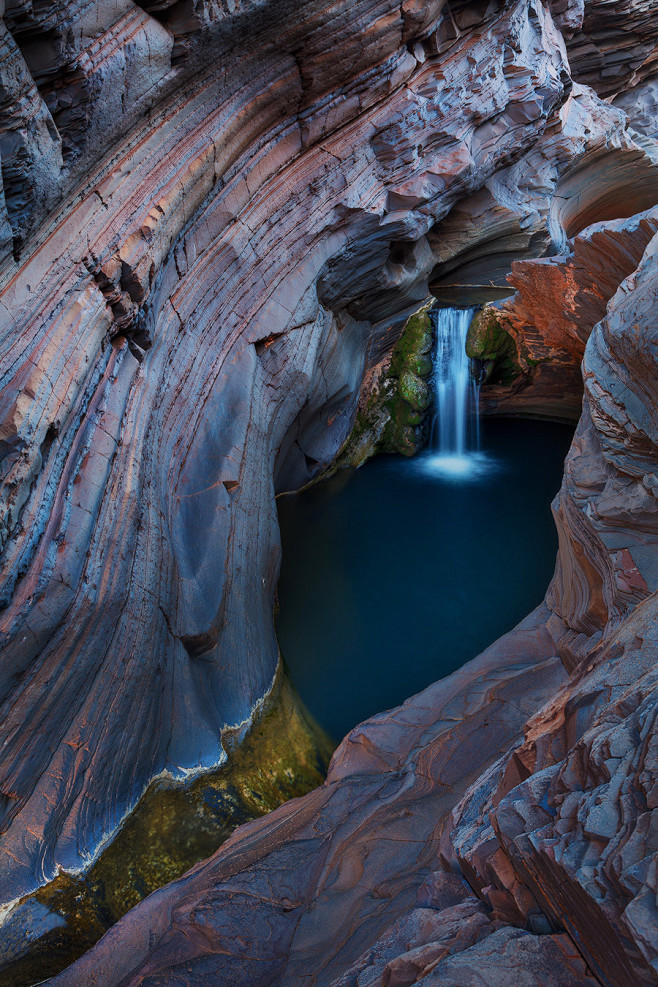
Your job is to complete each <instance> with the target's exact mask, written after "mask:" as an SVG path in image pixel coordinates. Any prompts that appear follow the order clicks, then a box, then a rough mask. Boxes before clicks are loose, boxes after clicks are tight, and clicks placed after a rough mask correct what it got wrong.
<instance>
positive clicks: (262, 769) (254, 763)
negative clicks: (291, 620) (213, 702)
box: [0, 670, 333, 987]
mask: <svg viewBox="0 0 658 987" xmlns="http://www.w3.org/2000/svg"><path fill="white" fill-rule="evenodd" d="M222 741H223V744H224V747H225V748H226V750H227V752H228V755H229V756H228V761H227V762H226V764H225V765H223V766H222V767H220V768H217V769H216V770H214V771H210V772H208V773H207V774H202V775H200V776H199V777H198V778H196V779H193V780H192V781H190V782H189V783H187V784H183V783H178V784H177V783H173V782H171V781H169V782H167V781H166V780H165V779H163V780H162V781H161V782H159V783H158V782H155V783H154V784H153V785H151V787H150V788H149V789H148V791H147V792H146V793H145V794H144V795H143V797H142V799H141V800H140V802H139V804H138V805H137V806H136V808H135V809H134V811H133V812H132V813H131V814H130V816H129V817H128V819H127V820H126V822H125V824H124V825H123V827H122V829H121V831H120V832H119V833H118V835H117V836H116V837H115V839H114V840H113V841H112V843H110V844H109V846H108V847H107V848H106V849H105V850H104V851H103V852H102V853H101V855H100V856H99V857H98V859H97V860H96V862H95V863H94V864H93V865H92V866H91V867H90V869H89V871H88V873H87V874H85V875H83V876H80V877H77V876H75V875H69V874H60V875H59V877H57V878H55V880H54V881H51V883H50V884H48V885H47V886H46V887H44V888H41V889H40V890H39V891H37V892H35V893H34V894H33V895H29V896H28V897H27V898H25V899H24V900H23V901H22V902H21V903H19V904H18V906H17V908H16V910H15V912H14V914H13V915H12V916H10V918H9V922H10V923H11V924H13V926H15V938H14V941H13V942H12V940H11V938H10V939H9V947H10V948H9V950H6V951H5V955H4V956H3V957H2V960H0V983H3V984H5V983H6V984H12V985H14V987H27V985H28V984H34V983H35V982H37V981H39V982H41V981H42V980H44V979H45V978H46V977H50V976H53V975H54V974H55V973H57V972H58V971H59V970H61V969H63V968H64V967H66V966H68V965H69V964H70V963H72V962H73V960H75V959H76V958H77V957H78V956H80V955H81V954H82V953H83V952H85V951H86V950H88V949H89V948H90V947H91V946H92V945H93V944H94V943H95V942H96V940H98V939H99V938H100V937H101V936H102V935H103V934H104V933H105V932H106V931H107V929H108V928H109V927H110V926H111V925H113V924H114V923H115V922H116V921H117V920H118V919H119V918H121V916H122V915H124V914H125V913H126V912H127V911H128V910H129V909H130V908H133V907H134V906H135V905H137V904H138V903H139V902H140V901H141V900H142V899H143V898H145V897H146V896H147V895H148V894H150V893H151V892H152V891H155V890H156V889H157V888H159V887H161V886H162V885H163V884H166V883H167V882H169V881H172V880H174V879H176V878H177V877H180V876H181V874H183V873H184V872H185V871H186V870H188V869H189V868H190V867H192V866H193V865H194V864H195V863H197V862H198V861H200V860H203V859H205V858H206V857H208V856H210V854H212V853H214V852H215V850H216V849H217V847H218V846H220V844H221V843H223V842H224V840H226V839H227V838H228V837H229V836H230V834H231V833H232V831H233V830H234V829H235V827H236V826H238V825H240V824H241V823H243V822H247V821H248V820H250V819H254V818H256V817H258V816H262V815H263V814H264V813H266V812H269V811H271V810H272V809H274V808H276V806H278V805H280V804H281V803H282V802H285V801H287V800H288V799H291V798H295V797H297V796H299V795H304V794H305V793H306V792H308V791H310V790H311V789H312V788H315V787H316V786H317V785H319V784H321V782H322V780H323V778H324V775H325V772H326V769H327V766H328V763H329V759H330V757H331V754H332V752H333V744H332V742H331V741H330V739H329V738H328V737H327V735H326V734H325V733H324V732H323V731H322V730H321V728H320V727H319V726H318V724H317V723H316V722H315V721H314V720H313V718H312V717H311V715H310V714H309V713H308V711H307V710H306V709H305V708H304V706H303V704H302V702H301V700H300V699H299V697H298V696H297V694H296V692H295V691H294V688H293V687H292V685H291V683H290V681H289V680H288V678H287V677H286V676H285V674H284V673H283V671H282V670H280V671H279V673H278V675H277V679H276V682H275V685H274V688H273V690H272V693H271V694H270V696H269V697H268V699H267V701H266V702H265V703H264V704H263V707H262V709H261V710H260V712H259V713H258V714H257V715H256V716H255V719H254V723H253V724H252V726H251V728H250V730H249V732H248V733H247V735H246V737H244V739H241V731H236V730H225V731H224V733H223V735H222ZM240 741H241V742H240ZM12 947H13V948H12Z"/></svg>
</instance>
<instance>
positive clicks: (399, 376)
mask: <svg viewBox="0 0 658 987" xmlns="http://www.w3.org/2000/svg"><path fill="white" fill-rule="evenodd" d="M433 305H434V300H433V299H432V300H431V301H429V302H427V303H426V304H425V305H423V307H422V308H421V309H419V310H418V311H417V312H415V313H414V314H413V315H411V316H410V317H409V318H408V319H407V321H406V322H405V325H404V328H403V330H402V334H401V336H400V338H399V339H398V341H397V343H396V344H395V346H394V347H393V350H392V352H391V354H390V357H387V358H385V359H384V360H382V361H381V362H380V363H379V364H377V365H376V366H375V367H373V368H371V369H370V371H369V372H368V373H367V374H366V375H365V377H364V381H363V386H362V388H361V396H360V399H359V404H358V407H357V413H356V419H355V422H354V426H353V428H352V431H351V433H350V435H349V437H348V438H347V440H346V442H345V443H344V445H343V447H342V449H341V450H340V452H339V454H338V456H337V457H336V459H335V460H334V463H333V464H332V466H331V467H330V468H329V471H327V472H325V473H324V474H323V477H326V476H327V475H331V473H334V472H335V471H336V470H337V469H342V468H345V467H349V466H352V467H357V466H361V465H362V463H364V462H365V461H366V460H367V459H369V458H370V457H371V456H374V455H375V454H376V453H378V452H398V453H401V454H402V455H403V456H413V455H414V453H416V452H418V450H419V449H420V448H421V447H422V446H423V445H424V443H425V441H426V439H427V422H428V418H429V412H430V408H431V404H432V389H431V378H432V370H433V367H432V357H431V351H432V340H433V335H434V333H433V328H432V320H431V317H430V310H431V308H432V306H433Z"/></svg>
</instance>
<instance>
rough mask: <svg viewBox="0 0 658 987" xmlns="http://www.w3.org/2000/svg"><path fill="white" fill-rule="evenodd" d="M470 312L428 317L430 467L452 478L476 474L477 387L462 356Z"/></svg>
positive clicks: (450, 310) (455, 310) (447, 310)
mask: <svg viewBox="0 0 658 987" xmlns="http://www.w3.org/2000/svg"><path fill="white" fill-rule="evenodd" d="M474 313H475V309H474V308H462V309H459V308H439V309H434V310H433V311H432V313H431V317H432V320H433V322H434V330H435V336H436V342H435V344H434V388H435V402H436V407H435V413H434V420H433V423H432V436H431V449H432V453H433V456H432V457H431V460H430V466H431V468H432V469H433V470H435V471H437V472H441V473H444V474H447V475H452V476H455V477H458V476H466V475H468V474H471V473H473V472H475V471H478V472H479V469H478V467H479V466H480V465H481V459H482V457H481V456H480V455H479V450H480V426H479V416H478V409H479V400H480V385H479V382H478V381H477V380H476V379H475V377H474V376H473V374H472V373H471V366H470V364H471V361H470V360H469V358H468V357H467V356H466V333H467V332H468V327H469V325H470V323H471V319H472V318H473V315H474Z"/></svg>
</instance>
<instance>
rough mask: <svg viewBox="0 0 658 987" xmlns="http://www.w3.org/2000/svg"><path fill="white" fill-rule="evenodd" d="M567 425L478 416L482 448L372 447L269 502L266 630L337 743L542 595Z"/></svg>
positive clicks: (453, 664)
mask: <svg viewBox="0 0 658 987" xmlns="http://www.w3.org/2000/svg"><path fill="white" fill-rule="evenodd" d="M571 435H572V429H571V428H569V427H568V426H565V425H558V424H555V423H552V422H537V421H523V420H504V419H499V420H488V421H487V420H485V421H483V422H482V449H483V450H484V451H483V453H482V454H481V455H479V456H477V455H476V456H475V458H473V459H471V461H470V463H469V465H468V467H467V468H464V464H457V466H458V467H459V468H455V469H454V470H453V469H451V468H450V467H449V464H448V467H449V468H448V469H446V468H445V467H446V463H445V462H441V461H438V460H437V459H436V457H433V455H432V453H431V452H429V451H427V452H423V453H421V454H420V455H419V456H417V457H415V458H414V459H411V460H408V459H404V458H403V457H398V456H381V457H378V458H376V459H373V460H371V461H370V462H369V463H367V464H366V465H365V466H363V467H362V468H361V469H360V470H357V471H356V472H349V473H347V472H344V473H342V474H338V475H337V476H335V477H334V478H333V479H331V480H329V481H328V482H326V483H322V484H318V485H317V486H315V487H312V488H311V489H310V490H307V491H305V492H304V493H302V494H299V495H296V496H292V497H283V498H281V499H280V500H279V502H278V506H279V520H280V523H281V536H282V542H283V560H282V567H281V578H280V581H279V602H280V612H279V616H278V618H277V633H278V637H279V643H280V646H281V652H282V654H283V656H284V659H285V661H286V663H287V665H288V668H289V671H290V674H291V676H292V680H293V682H294V684H295V686H296V687H297V690H298V691H299V693H300V694H301V697H302V699H303V700H304V702H305V703H306V705H307V706H308V708H309V709H310V711H311V712H312V713H313V714H314V715H315V717H316V718H317V719H318V720H319V722H320V723H321V724H322V726H323V727H324V728H325V729H326V730H327V731H328V732H329V733H330V734H331V735H332V736H333V737H334V738H335V739H336V740H339V739H340V738H341V737H343V736H344V734H345V733H347V731H348V730H350V729H351V727H353V726H354V725H355V724H357V723H359V722H360V721H361V720H363V719H365V718H366V717H368V716H371V715H372V714H373V713H377V712H379V711H381V710H384V709H388V708H390V707H391V706H396V705H398V704H399V703H401V702H402V701H403V700H404V699H406V698H407V697H408V696H411V695H413V694H414V693H416V692H419V691H420V690H421V689H423V688H424V687H425V686H427V685H429V684H430V683H431V682H434V681H436V680H437V679H439V678H442V677H443V676H444V675H448V674H449V673H450V672H452V671H454V670H455V669H456V668H459V666H460V665H463V664H464V663H465V662H466V661H469V660H470V659H471V658H474V657H475V655H477V654H479V652H480V651H482V650H483V649H484V648H485V647H487V645H489V644H491V643H492V641H494V640H495V639H496V638H497V637H500V635H501V634H504V633H505V632H506V631H508V630H510V629H511V628H512V627H514V625H515V624H517V623H518V621H519V620H521V619H522V618H523V617H525V615H526V614H527V613H528V612H529V611H530V610H532V609H533V608H534V607H535V606H536V605H537V604H538V603H539V602H540V601H541V599H542V597H543V595H544V592H545V590H546V587H547V585H548V582H549V580H550V578H551V576H552V573H553V567H554V564H555V554H556V551H557V536H556V532H555V527H554V524H553V520H552V516H551V511H550V503H551V500H552V499H553V497H554V496H555V494H556V492H557V490H558V489H559V486H560V480H561V476H562V465H563V461H564V457H565V455H566V452H567V449H568V447H569V443H570V440H571Z"/></svg>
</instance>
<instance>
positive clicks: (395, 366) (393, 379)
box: [378, 302, 433, 456]
mask: <svg viewBox="0 0 658 987" xmlns="http://www.w3.org/2000/svg"><path fill="white" fill-rule="evenodd" d="M432 305H433V302H429V303H428V304H427V305H424V306H423V308H421V309H420V311H419V312H416V313H415V314H414V315H412V316H410V318H409V319H407V322H406V324H405V326H404V329H403V330H402V335H401V336H400V339H399V340H398V342H397V343H396V345H395V347H394V349H393V353H392V355H391V365H390V368H389V373H388V377H389V381H390V391H391V394H390V397H389V398H388V400H387V402H386V408H387V412H388V421H387V424H386V428H385V429H384V432H383V435H382V438H381V441H380V443H379V446H378V449H379V451H383V452H399V453H402V455H403V456H413V455H414V453H416V452H417V451H418V450H419V449H420V448H421V446H422V445H423V444H424V442H425V438H426V435H425V424H426V421H427V417H428V412H429V409H430V406H431V404H432V392H431V386H430V380H431V376H432V359H431V357H430V355H429V354H430V352H431V349H432V337H433V330H432V322H431V319H430V309H431V307H432Z"/></svg>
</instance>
